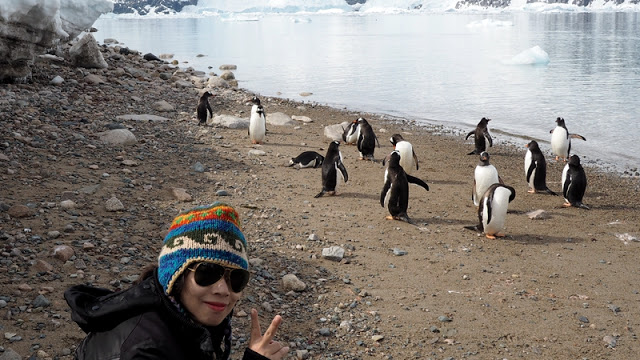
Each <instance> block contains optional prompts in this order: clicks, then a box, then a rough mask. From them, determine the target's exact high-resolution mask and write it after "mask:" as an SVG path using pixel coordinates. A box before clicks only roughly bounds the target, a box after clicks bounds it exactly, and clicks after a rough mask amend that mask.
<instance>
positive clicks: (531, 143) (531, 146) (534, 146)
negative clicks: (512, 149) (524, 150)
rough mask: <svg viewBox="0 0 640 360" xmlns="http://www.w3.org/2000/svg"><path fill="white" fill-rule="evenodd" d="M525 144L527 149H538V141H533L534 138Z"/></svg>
mask: <svg viewBox="0 0 640 360" xmlns="http://www.w3.org/2000/svg"><path fill="white" fill-rule="evenodd" d="M525 146H526V147H528V148H529V150H531V151H536V150H540V146H538V142H537V141H535V140H531V141H529V143H528V144H527V145H525Z"/></svg>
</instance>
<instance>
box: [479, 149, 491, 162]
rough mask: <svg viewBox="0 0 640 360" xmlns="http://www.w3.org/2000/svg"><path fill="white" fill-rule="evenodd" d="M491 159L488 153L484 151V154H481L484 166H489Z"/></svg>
mask: <svg viewBox="0 0 640 360" xmlns="http://www.w3.org/2000/svg"><path fill="white" fill-rule="evenodd" d="M490 157H491V156H489V153H488V152H486V151H483V152H481V153H480V162H482V163H483V164H488V163H489V158H490Z"/></svg>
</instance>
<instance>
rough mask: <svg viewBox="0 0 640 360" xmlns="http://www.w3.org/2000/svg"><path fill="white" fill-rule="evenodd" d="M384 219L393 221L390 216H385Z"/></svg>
mask: <svg viewBox="0 0 640 360" xmlns="http://www.w3.org/2000/svg"><path fill="white" fill-rule="evenodd" d="M385 219H386V220H395V219H394V218H393V216H391V215H387V216H386V217H385Z"/></svg>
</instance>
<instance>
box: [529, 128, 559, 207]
mask: <svg viewBox="0 0 640 360" xmlns="http://www.w3.org/2000/svg"><path fill="white" fill-rule="evenodd" d="M525 146H526V147H527V153H526V154H525V156H524V175H525V177H526V178H527V184H529V190H528V192H530V193H532V194H533V193H536V192H546V193H547V194H551V195H558V194H556V193H555V192H553V191H551V190H550V189H549V188H548V187H547V162H546V161H545V159H544V155H543V154H542V151H541V150H540V146H538V142H536V141H535V140H531V141H530V142H529V143H528V144H527V145H525Z"/></svg>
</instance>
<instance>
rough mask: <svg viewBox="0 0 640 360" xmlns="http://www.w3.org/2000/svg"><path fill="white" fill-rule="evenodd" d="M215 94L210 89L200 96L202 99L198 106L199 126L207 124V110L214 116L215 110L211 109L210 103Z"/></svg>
mask: <svg viewBox="0 0 640 360" xmlns="http://www.w3.org/2000/svg"><path fill="white" fill-rule="evenodd" d="M212 96H214V95H213V94H212V93H210V92H209V91H205V92H204V94H202V96H200V101H198V107H197V108H196V113H197V114H198V126H200V125H206V124H207V110H208V111H209V115H211V117H213V110H211V105H210V104H209V98H210V97H212Z"/></svg>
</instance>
